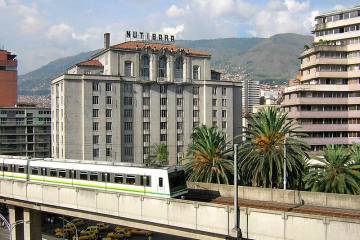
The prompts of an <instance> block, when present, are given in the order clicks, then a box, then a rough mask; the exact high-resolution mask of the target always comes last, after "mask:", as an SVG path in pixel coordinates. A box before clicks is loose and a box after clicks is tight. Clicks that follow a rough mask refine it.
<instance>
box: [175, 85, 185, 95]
mask: <svg viewBox="0 0 360 240" xmlns="http://www.w3.org/2000/svg"><path fill="white" fill-rule="evenodd" d="M183 92H184V88H183V87H182V86H177V87H176V93H177V94H183Z"/></svg>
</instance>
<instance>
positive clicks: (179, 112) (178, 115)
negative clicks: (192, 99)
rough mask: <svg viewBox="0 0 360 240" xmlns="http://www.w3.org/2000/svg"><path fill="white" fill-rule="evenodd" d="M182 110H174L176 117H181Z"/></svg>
mask: <svg viewBox="0 0 360 240" xmlns="http://www.w3.org/2000/svg"><path fill="white" fill-rule="evenodd" d="M183 113H184V112H183V110H177V111H176V116H177V117H178V118H182V117H183V115H184V114H183Z"/></svg>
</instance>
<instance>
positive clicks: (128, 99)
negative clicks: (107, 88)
mask: <svg viewBox="0 0 360 240" xmlns="http://www.w3.org/2000/svg"><path fill="white" fill-rule="evenodd" d="M124 105H132V97H124Z"/></svg>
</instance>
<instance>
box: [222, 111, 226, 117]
mask: <svg viewBox="0 0 360 240" xmlns="http://www.w3.org/2000/svg"><path fill="white" fill-rule="evenodd" d="M221 116H222V117H223V118H226V110H222V112H221Z"/></svg>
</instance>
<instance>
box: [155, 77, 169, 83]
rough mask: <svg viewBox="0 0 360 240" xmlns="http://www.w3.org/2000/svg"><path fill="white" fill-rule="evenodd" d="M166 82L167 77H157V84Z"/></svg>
mask: <svg viewBox="0 0 360 240" xmlns="http://www.w3.org/2000/svg"><path fill="white" fill-rule="evenodd" d="M167 80H168V79H167V77H157V81H158V82H165V81H167Z"/></svg>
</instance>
